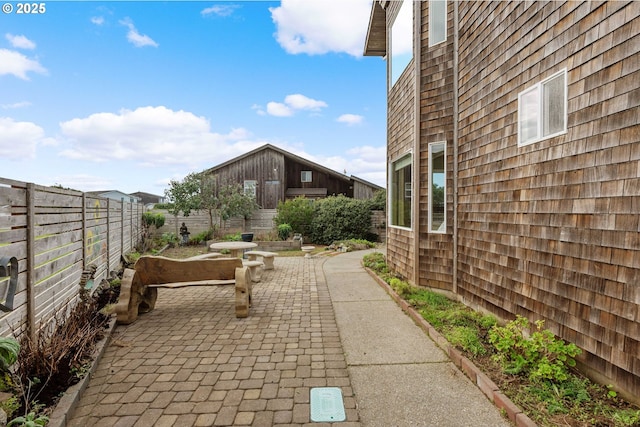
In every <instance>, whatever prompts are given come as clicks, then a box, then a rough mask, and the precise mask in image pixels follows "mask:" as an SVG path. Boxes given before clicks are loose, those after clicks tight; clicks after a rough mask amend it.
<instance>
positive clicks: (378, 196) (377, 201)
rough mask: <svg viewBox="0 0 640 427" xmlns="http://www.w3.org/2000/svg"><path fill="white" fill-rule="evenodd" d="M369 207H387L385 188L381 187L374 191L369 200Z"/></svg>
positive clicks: (383, 208)
mask: <svg viewBox="0 0 640 427" xmlns="http://www.w3.org/2000/svg"><path fill="white" fill-rule="evenodd" d="M368 202H369V209H371V210H376V211H383V210H385V209H386V207H387V190H385V189H382V190H378V191H376V192H375V193H374V195H373V198H371V199H370V200H369V201H368Z"/></svg>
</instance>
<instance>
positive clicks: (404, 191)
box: [389, 154, 413, 228]
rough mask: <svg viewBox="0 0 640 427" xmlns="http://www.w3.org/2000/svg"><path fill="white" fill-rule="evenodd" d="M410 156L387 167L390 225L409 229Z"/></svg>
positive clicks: (410, 194)
mask: <svg viewBox="0 0 640 427" xmlns="http://www.w3.org/2000/svg"><path fill="white" fill-rule="evenodd" d="M412 162H413V160H412V156H411V154H407V155H406V156H403V157H401V158H400V159H398V160H396V161H395V162H393V163H391V165H390V166H389V182H390V186H389V212H390V219H389V221H390V223H391V225H396V226H399V227H407V228H410V227H411V196H412V191H411V164H412Z"/></svg>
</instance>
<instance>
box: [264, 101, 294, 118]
mask: <svg viewBox="0 0 640 427" xmlns="http://www.w3.org/2000/svg"><path fill="white" fill-rule="evenodd" d="M267 114H269V115H270V116H276V117H289V116H293V110H292V109H291V108H289V107H287V106H286V105H285V104H283V103H281V102H269V103H268V104H267Z"/></svg>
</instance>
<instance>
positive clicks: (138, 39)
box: [120, 18, 158, 47]
mask: <svg viewBox="0 0 640 427" xmlns="http://www.w3.org/2000/svg"><path fill="white" fill-rule="evenodd" d="M120 24H122V25H124V26H125V27H127V28H129V32H128V33H127V40H129V42H130V43H131V44H133V45H134V46H135V47H144V46H153V47H158V43H156V42H155V41H154V40H153V39H152V38H151V37H149V36H148V35H146V34H140V33H139V32H138V30H137V29H136V27H135V25H133V21H132V20H131V18H124V19H121V20H120Z"/></svg>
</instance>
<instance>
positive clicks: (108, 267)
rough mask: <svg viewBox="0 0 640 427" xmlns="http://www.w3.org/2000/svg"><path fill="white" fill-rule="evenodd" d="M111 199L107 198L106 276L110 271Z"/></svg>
mask: <svg viewBox="0 0 640 427" xmlns="http://www.w3.org/2000/svg"><path fill="white" fill-rule="evenodd" d="M110 202H111V199H107V277H109V273H111V265H110V263H111V203H110Z"/></svg>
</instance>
